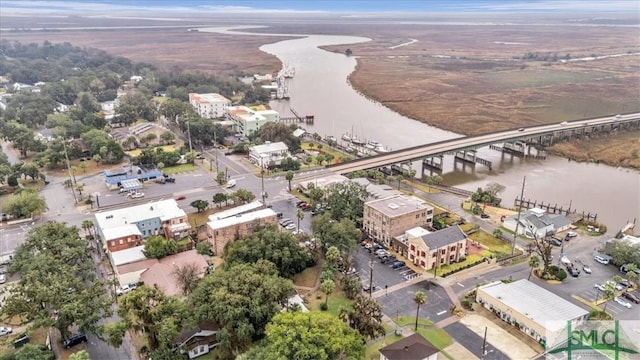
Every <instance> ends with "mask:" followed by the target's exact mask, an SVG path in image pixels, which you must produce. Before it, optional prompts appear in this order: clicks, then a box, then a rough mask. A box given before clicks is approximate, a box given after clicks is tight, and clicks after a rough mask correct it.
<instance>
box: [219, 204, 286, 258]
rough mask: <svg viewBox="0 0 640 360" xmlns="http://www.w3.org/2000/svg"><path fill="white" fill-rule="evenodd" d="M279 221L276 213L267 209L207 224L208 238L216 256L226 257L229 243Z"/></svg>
mask: <svg viewBox="0 0 640 360" xmlns="http://www.w3.org/2000/svg"><path fill="white" fill-rule="evenodd" d="M276 221H277V214H276V212H275V211H273V210H271V209H269V208H267V209H262V210H257V211H252V212H248V213H243V214H237V215H235V216H231V217H226V218H222V219H216V220H210V221H209V222H207V238H208V239H209V242H210V243H211V245H212V246H213V251H214V253H215V254H216V255H218V256H222V255H224V248H225V246H226V245H227V243H229V242H232V241H235V240H237V239H240V238H243V237H246V236H249V235H251V234H252V233H253V231H254V229H255V228H256V227H260V226H264V225H267V224H273V223H275V222H276Z"/></svg>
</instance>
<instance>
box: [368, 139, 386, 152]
mask: <svg viewBox="0 0 640 360" xmlns="http://www.w3.org/2000/svg"><path fill="white" fill-rule="evenodd" d="M365 146H366V147H367V148H368V149H371V150H375V149H376V148H377V147H378V146H382V145H381V144H380V143H379V142H377V141H375V140H369V141H367V145H365Z"/></svg>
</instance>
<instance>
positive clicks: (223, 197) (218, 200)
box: [213, 192, 227, 207]
mask: <svg viewBox="0 0 640 360" xmlns="http://www.w3.org/2000/svg"><path fill="white" fill-rule="evenodd" d="M226 201H227V193H223V192H221V193H215V194H214V195H213V202H214V203H215V204H216V205H217V206H218V207H220V204H222V203H223V202H226Z"/></svg>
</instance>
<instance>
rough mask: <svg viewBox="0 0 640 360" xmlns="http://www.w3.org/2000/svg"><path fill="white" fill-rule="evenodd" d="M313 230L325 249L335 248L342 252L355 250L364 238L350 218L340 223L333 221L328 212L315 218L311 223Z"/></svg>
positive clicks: (341, 220)
mask: <svg viewBox="0 0 640 360" xmlns="http://www.w3.org/2000/svg"><path fill="white" fill-rule="evenodd" d="M311 228H312V229H313V233H314V234H315V235H316V236H317V237H318V238H319V239H320V241H321V242H322V246H323V249H328V248H329V247H331V246H335V247H337V248H338V249H339V250H340V251H341V252H346V251H348V250H351V249H355V248H356V247H357V245H358V241H359V240H360V238H361V237H362V233H361V232H360V230H358V228H356V225H355V224H354V222H353V221H351V220H349V219H348V218H343V219H340V221H336V220H333V219H331V215H330V214H329V213H328V212H325V213H323V214H322V215H320V216H316V217H314V218H313V220H312V221H311Z"/></svg>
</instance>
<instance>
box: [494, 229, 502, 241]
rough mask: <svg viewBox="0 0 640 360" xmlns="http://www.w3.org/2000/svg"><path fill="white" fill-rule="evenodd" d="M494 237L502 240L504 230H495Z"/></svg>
mask: <svg viewBox="0 0 640 360" xmlns="http://www.w3.org/2000/svg"><path fill="white" fill-rule="evenodd" d="M493 237H495V238H497V239H501V238H502V230H500V229H498V228H496V229H494V230H493Z"/></svg>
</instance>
